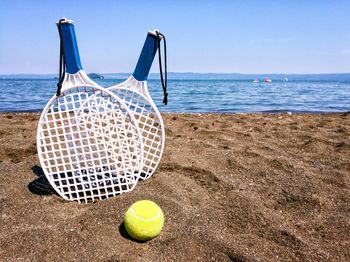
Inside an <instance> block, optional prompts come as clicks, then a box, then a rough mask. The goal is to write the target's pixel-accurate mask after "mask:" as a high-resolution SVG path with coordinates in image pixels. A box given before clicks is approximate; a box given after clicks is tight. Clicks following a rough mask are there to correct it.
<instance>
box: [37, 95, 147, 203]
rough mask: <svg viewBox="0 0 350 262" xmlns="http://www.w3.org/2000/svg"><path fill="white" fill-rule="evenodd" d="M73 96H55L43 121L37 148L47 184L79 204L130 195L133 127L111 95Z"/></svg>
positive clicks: (137, 151)
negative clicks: (97, 199) (127, 192)
mask: <svg viewBox="0 0 350 262" xmlns="http://www.w3.org/2000/svg"><path fill="white" fill-rule="evenodd" d="M76 91H77V90H74V91H71V92H70V93H65V94H63V96H62V97H59V98H58V99H57V100H56V103H55V104H53V105H52V106H51V108H50V110H49V112H48V113H47V115H46V117H45V118H44V124H43V130H42V131H41V136H42V139H41V141H42V145H41V148H42V149H43V150H42V151H43V154H42V155H43V156H44V159H45V160H44V163H45V167H46V168H47V169H48V170H49V173H50V176H51V179H52V180H54V184H55V185H56V187H57V189H58V190H60V191H61V192H62V193H63V194H64V195H66V196H67V197H68V198H70V199H77V200H78V201H81V200H82V201H88V200H92V198H94V197H98V198H100V199H102V198H107V197H108V196H111V195H115V194H119V193H122V192H126V191H130V190H131V189H132V188H133V186H134V185H135V184H136V182H137V177H135V173H137V170H138V165H139V163H140V158H139V157H138V156H139V154H140V150H141V149H140V144H138V143H134V144H133V145H132V144H130V143H131V141H132V140H133V139H134V141H138V140H137V139H135V138H136V137H135V133H136V132H135V127H134V126H133V125H132V122H131V121H130V120H128V117H127V116H126V115H125V109H123V110H124V111H123V110H121V111H120V105H119V104H118V103H110V100H111V97H110V96H102V95H101V96H99V97H98V95H96V94H98V93H94V94H93V95H91V96H90V100H89V97H88V96H87V95H86V94H84V92H81V93H75V92H76ZM90 93H91V90H90ZM92 93H93V92H92ZM91 97H95V98H94V99H91ZM96 97H97V98H96ZM106 97H107V98H108V99H109V100H108V99H106ZM86 101H88V104H86ZM112 102H113V101H112ZM84 108H88V110H85V111H84ZM91 108H92V109H91ZM118 110H119V111H118ZM116 112H119V113H116ZM101 130H106V131H102V132H101ZM135 147H136V148H135ZM117 148H119V150H116V149H117ZM138 148H139V149H138ZM67 163H68V164H67Z"/></svg>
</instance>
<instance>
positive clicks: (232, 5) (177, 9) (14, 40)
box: [0, 0, 350, 74]
mask: <svg viewBox="0 0 350 262" xmlns="http://www.w3.org/2000/svg"><path fill="white" fill-rule="evenodd" d="M0 10H1V15H0V74H20V73H26V74H50V73H57V72H58V59H59V37H58V32H57V28H56V24H55V23H56V21H58V20H59V19H60V18H61V17H67V18H69V19H73V20H74V21H75V31H76V35H77V38H78V45H79V49H80V55H81V60H82V65H83V68H84V69H85V71H87V72H97V73H116V72H132V71H133V69H134V67H135V65H136V62H137V58H138V55H139V53H140V51H141V48H142V46H143V43H144V40H145V38H146V34H147V30H153V29H155V28H158V29H159V30H160V31H161V32H162V33H163V34H164V35H165V36H166V39H167V49H168V71H170V72H198V73H302V74H309V73H346V72H350V1H349V0H347V1H337V0H328V1H327V0H314V1H313V0H309V1H306V0H304V1H301V0H280V1H278V0H264V1H261V0H260V1H259V0H256V1H254V0H231V1H207V0H201V1H190V0H187V1H186V0H185V1H182V0H177V1H167V0H162V1H153V0H147V1H132V0H130V1H118V0H100V1H96V0H95V1H90V0H85V1H80V0H78V1H73V0H55V1H52V0H42V1H36V0H27V1H26V0H23V1H19V0H0ZM158 70H159V69H158V65H157V61H155V63H154V64H153V67H152V70H151V72H158Z"/></svg>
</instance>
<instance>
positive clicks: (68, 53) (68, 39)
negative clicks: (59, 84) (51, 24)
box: [57, 19, 83, 74]
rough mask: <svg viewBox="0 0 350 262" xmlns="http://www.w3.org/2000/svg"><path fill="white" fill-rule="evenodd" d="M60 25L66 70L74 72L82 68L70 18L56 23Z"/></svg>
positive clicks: (70, 72)
mask: <svg viewBox="0 0 350 262" xmlns="http://www.w3.org/2000/svg"><path fill="white" fill-rule="evenodd" d="M57 25H58V26H60V27H61V37H62V41H63V54H64V59H65V61H66V72H67V73H69V74H75V73H77V72H78V71H79V70H82V69H83V67H82V66H81V62H80V55H79V49H78V44H77V38H76V36H75V30H74V24H73V21H72V20H66V19H65V21H63V22H61V24H60V25H59V24H57Z"/></svg>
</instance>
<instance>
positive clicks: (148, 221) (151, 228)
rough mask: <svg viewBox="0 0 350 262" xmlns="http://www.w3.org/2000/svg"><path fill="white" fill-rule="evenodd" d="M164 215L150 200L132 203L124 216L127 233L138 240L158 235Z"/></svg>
mask: <svg viewBox="0 0 350 262" xmlns="http://www.w3.org/2000/svg"><path fill="white" fill-rule="evenodd" d="M163 224H164V215H163V212H162V210H161V209H160V207H159V206H158V205H157V204H156V203H154V202H152V201H150V200H140V201H137V202H135V203H134V204H132V205H131V206H130V207H129V209H128V211H126V213H125V216H124V226H125V229H126V231H127V232H128V234H129V235H130V236H131V237H132V238H134V239H136V240H140V241H147V240H150V239H152V238H154V237H156V236H158V235H159V233H160V231H161V230H162V228H163Z"/></svg>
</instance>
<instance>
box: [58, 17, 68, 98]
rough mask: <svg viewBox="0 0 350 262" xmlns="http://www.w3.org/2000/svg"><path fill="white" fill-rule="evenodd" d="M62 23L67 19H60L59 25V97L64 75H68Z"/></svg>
mask: <svg viewBox="0 0 350 262" xmlns="http://www.w3.org/2000/svg"><path fill="white" fill-rule="evenodd" d="M62 21H65V19H60V20H59V21H58V24H57V27H58V33H59V35H60V64H59V75H58V83H57V92H56V95H57V96H60V95H61V88H62V83H63V80H64V75H65V74H66V62H65V59H64V48H63V39H62V31H61V25H62Z"/></svg>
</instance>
